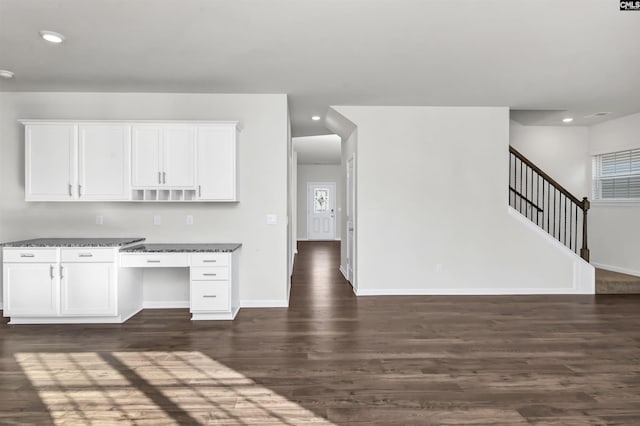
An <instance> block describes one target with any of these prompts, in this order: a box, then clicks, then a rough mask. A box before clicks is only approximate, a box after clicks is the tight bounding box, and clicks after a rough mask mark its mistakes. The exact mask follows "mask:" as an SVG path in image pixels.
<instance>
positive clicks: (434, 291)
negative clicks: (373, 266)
mask: <svg viewBox="0 0 640 426" xmlns="http://www.w3.org/2000/svg"><path fill="white" fill-rule="evenodd" d="M355 293H356V296H514V295H534V294H593V291H591V290H587V289H575V288H483V289H477V288H456V289H451V288H387V289H378V288H359V289H357V290H356V291H355Z"/></svg>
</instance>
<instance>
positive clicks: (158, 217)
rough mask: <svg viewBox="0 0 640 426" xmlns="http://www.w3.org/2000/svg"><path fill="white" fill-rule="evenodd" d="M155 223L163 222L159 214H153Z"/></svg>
mask: <svg viewBox="0 0 640 426" xmlns="http://www.w3.org/2000/svg"><path fill="white" fill-rule="evenodd" d="M153 224H154V225H160V224H162V217H161V216H160V215H159V214H156V215H154V216H153Z"/></svg>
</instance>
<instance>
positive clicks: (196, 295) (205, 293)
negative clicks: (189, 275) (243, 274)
mask: <svg viewBox="0 0 640 426" xmlns="http://www.w3.org/2000/svg"><path fill="white" fill-rule="evenodd" d="M230 309H231V301H230V300H229V282H228V281H192V282H191V311H192V312H193V311H229V310H230Z"/></svg>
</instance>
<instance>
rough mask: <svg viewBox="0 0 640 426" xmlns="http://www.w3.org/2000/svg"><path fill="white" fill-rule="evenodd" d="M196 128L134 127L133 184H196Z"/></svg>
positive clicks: (168, 185)
mask: <svg viewBox="0 0 640 426" xmlns="http://www.w3.org/2000/svg"><path fill="white" fill-rule="evenodd" d="M194 147H195V131H194V128H193V126H189V125H134V126H133V151H132V152H133V167H132V176H133V179H132V181H133V186H134V187H136V188H158V187H172V188H181V187H191V188H194V187H195V167H194V162H195V148H194Z"/></svg>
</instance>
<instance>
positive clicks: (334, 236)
mask: <svg viewBox="0 0 640 426" xmlns="http://www.w3.org/2000/svg"><path fill="white" fill-rule="evenodd" d="M314 186H330V187H332V191H333V201H330V202H332V203H333V237H332V238H329V239H325V240H318V239H316V238H310V234H311V231H310V230H311V226H310V225H311V211H312V206H311V205H312V201H313V196H312V194H311V188H312V187H314ZM336 194H337V187H336V182H307V200H306V203H307V240H309V241H335V239H336V232H337V229H336V228H337V223H338V220H337V217H336V210H337V205H338V203H337V200H336Z"/></svg>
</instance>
